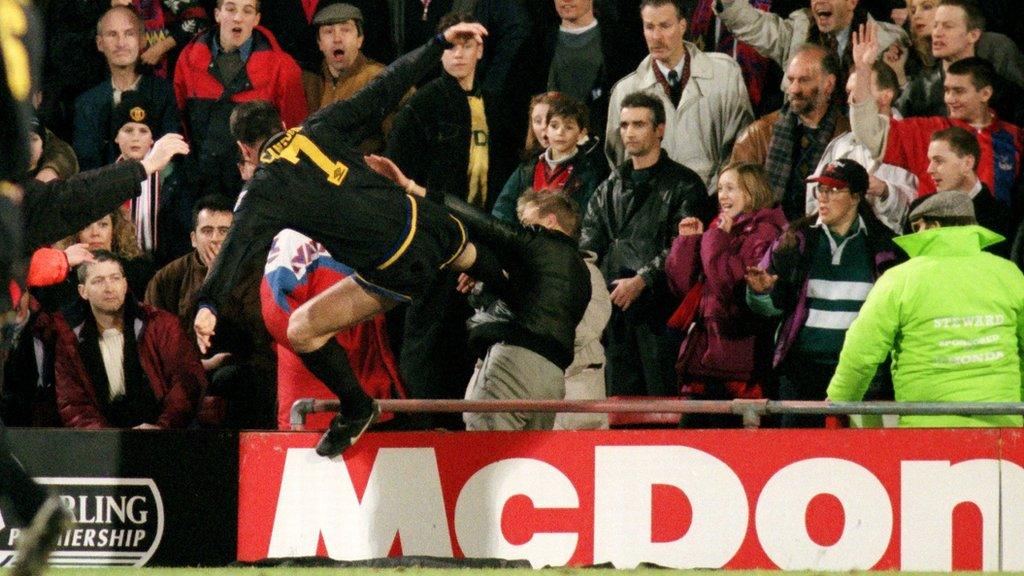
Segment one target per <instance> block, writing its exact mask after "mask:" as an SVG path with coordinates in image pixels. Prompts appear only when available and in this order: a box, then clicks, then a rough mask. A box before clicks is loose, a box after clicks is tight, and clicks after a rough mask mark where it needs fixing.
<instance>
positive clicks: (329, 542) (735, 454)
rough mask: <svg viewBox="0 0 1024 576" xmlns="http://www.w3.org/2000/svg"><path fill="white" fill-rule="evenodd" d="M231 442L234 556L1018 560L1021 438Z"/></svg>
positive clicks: (1005, 565) (700, 434)
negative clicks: (235, 461)
mask: <svg viewBox="0 0 1024 576" xmlns="http://www.w3.org/2000/svg"><path fill="white" fill-rule="evenodd" d="M316 440H317V435H316V434H311V433H269V434H257V433H254V434H243V435H242V438H241V452H240V479H239V523H238V525H239V535H238V536H239V537H238V556H239V560H247V561H252V560H258V559H262V558H267V557H298V556H313V555H321V556H330V557H332V558H336V559H343V560H357V559H367V558H377V557H383V556H396V555H402V554H404V555H427V556H442V557H487V558H507V559H527V560H529V561H530V562H531V563H532V564H533V565H534V566H535V567H540V566H545V565H552V566H557V565H586V564H592V563H602V562H611V563H613V564H614V565H615V566H616V567H620V568H630V567H634V566H636V565H637V564H638V563H640V562H653V563H655V564H660V565H663V566H670V567H677V568H720V567H724V568H733V569H750V568H764V569H775V568H784V569H819V570H851V569H886V570H893V569H902V570H919V571H926V570H927V571H944V570H981V569H984V570H1024V468H1022V465H1024V432H1022V431H1020V430H807V431H797V430H792V431H790V430H721V431H686V430H664V431H650V430H647V431H603V432H535V433H531V432H514V433H501V432H496V433H391V434H370V435H368V436H366V437H364V438H363V439H362V440H360V441H359V444H358V445H357V446H356V447H354V448H352V449H351V450H350V451H349V452H347V453H346V454H345V457H344V459H341V458H335V459H325V458H320V457H318V456H316V454H315V453H314V452H313V450H312V447H313V446H314V444H315V443H316Z"/></svg>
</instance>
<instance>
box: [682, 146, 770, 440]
mask: <svg viewBox="0 0 1024 576" xmlns="http://www.w3.org/2000/svg"><path fill="white" fill-rule="evenodd" d="M718 204H719V208H720V211H719V214H718V216H717V217H715V219H714V220H712V221H711V224H709V225H708V228H707V230H705V229H704V226H703V224H702V223H701V221H700V220H698V219H697V218H692V217H691V218H683V220H682V221H680V222H679V236H678V237H677V238H676V239H675V240H674V241H673V243H672V248H671V250H670V251H669V255H668V259H667V260H666V262H665V273H666V275H667V276H668V280H669V286H670V287H671V288H672V290H673V291H674V292H675V293H676V294H678V295H679V296H680V297H682V303H681V304H680V306H679V308H678V309H677V310H676V314H674V315H673V317H672V319H671V320H669V325H670V326H673V327H675V328H678V329H680V330H683V331H685V334H686V336H685V339H684V340H683V344H682V346H681V347H680V349H679V359H678V361H677V363H676V371H677V372H678V374H679V382H680V386H681V391H682V394H683V396H686V397H690V398H694V399H707V400H712V399H734V398H763V397H764V392H763V390H762V382H763V379H764V376H765V375H766V374H767V372H768V370H769V368H770V366H771V350H772V335H773V331H774V325H775V322H774V321H772V320H769V319H766V318H764V317H762V316H758V315H756V314H754V313H753V312H751V311H750V309H749V308H748V307H747V305H746V287H747V284H746V280H745V274H746V270H747V267H749V266H756V265H757V264H758V262H760V261H761V259H762V258H763V257H764V255H765V253H766V252H767V251H768V249H769V247H770V246H771V244H772V242H774V241H775V239H776V238H778V236H779V235H780V234H781V233H782V231H783V230H784V229H785V227H786V217H785V215H784V214H783V212H782V209H781V208H779V207H778V206H777V205H776V202H775V195H774V194H773V192H772V189H771V186H770V185H769V183H768V177H767V175H766V174H765V171H764V168H762V167H761V166H758V165H756V164H748V163H731V164H729V165H727V166H726V167H725V168H723V169H722V171H721V172H720V173H719V181H718ZM682 424H683V425H684V426H687V427H705V426H721V427H734V426H738V425H740V424H741V422H740V421H739V419H738V418H736V417H731V416H729V417H711V416H708V417H702V416H701V415H685V416H684V420H683V422H682Z"/></svg>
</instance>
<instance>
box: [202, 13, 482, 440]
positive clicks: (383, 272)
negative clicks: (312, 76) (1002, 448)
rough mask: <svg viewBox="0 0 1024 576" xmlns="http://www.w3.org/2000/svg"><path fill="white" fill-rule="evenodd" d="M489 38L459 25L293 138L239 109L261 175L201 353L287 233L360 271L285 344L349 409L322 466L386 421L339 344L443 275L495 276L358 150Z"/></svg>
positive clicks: (236, 121)
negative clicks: (226, 306)
mask: <svg viewBox="0 0 1024 576" xmlns="http://www.w3.org/2000/svg"><path fill="white" fill-rule="evenodd" d="M485 34H486V30H484V28H483V27H482V26H480V25H479V24H475V23H459V24H455V25H453V26H452V27H450V28H448V29H446V30H445V31H444V32H442V33H440V34H438V35H437V36H436V37H435V38H433V39H432V40H430V41H429V42H427V43H426V44H425V45H424V46H422V47H420V48H418V49H417V50H414V51H413V52H410V53H409V54H406V55H405V56H403V57H401V58H399V59H398V60H396V61H395V62H394V63H392V64H391V65H390V66H389V67H388V68H387V69H386V70H385V71H384V72H382V73H381V74H379V75H378V76H377V77H376V78H374V79H373V80H372V81H371V82H370V83H369V84H367V85H366V86H365V87H364V88H363V89H362V90H361V91H359V92H358V93H356V94H355V95H354V96H352V97H351V98H349V99H348V100H343V101H339V102H335V103H333V104H331V105H330V106H328V107H326V108H324V109H322V110H320V111H319V112H316V113H314V114H313V115H311V116H310V117H309V118H308V119H307V120H306V121H305V122H304V123H303V124H302V125H301V126H298V127H295V128H292V129H290V130H288V131H286V132H281V128H282V127H281V124H280V119H279V117H277V116H276V114H275V113H274V111H273V108H272V107H271V106H270V105H269V104H268V103H259V102H255V103H245V104H240V105H239V106H238V108H236V110H235V112H234V113H233V114H232V123H231V126H232V132H233V134H234V137H235V139H236V140H237V141H238V143H239V147H240V148H241V150H242V155H243V157H244V158H245V160H246V161H247V162H252V163H258V167H257V169H256V172H255V174H254V175H253V177H252V179H251V180H250V181H249V183H248V184H247V185H246V187H245V189H244V190H243V191H242V194H241V195H240V196H239V200H238V204H237V206H236V208H235V217H234V222H233V224H232V226H231V231H230V232H229V233H228V236H227V238H226V240H225V241H224V244H223V246H222V247H221V250H220V253H219V254H218V256H217V259H216V261H215V262H214V264H213V267H212V270H211V272H210V274H209V276H208V277H207V278H206V280H205V282H204V283H203V286H202V288H201V289H200V292H199V312H198V313H197V315H196V319H195V329H196V337H197V340H198V343H199V347H200V349H201V350H203V351H205V350H206V348H207V346H208V345H209V339H210V337H211V336H212V335H213V333H214V330H215V328H216V309H217V305H218V304H219V303H221V302H223V301H224V299H225V298H227V295H228V293H229V292H230V290H231V288H232V287H233V286H234V285H235V284H236V283H237V282H238V281H239V280H240V278H241V275H242V272H243V268H244V267H245V266H248V265H251V263H252V261H253V260H254V259H261V258H262V257H263V256H265V254H266V252H267V250H268V249H269V247H270V244H271V241H272V240H273V237H274V236H275V235H276V234H277V233H278V232H280V231H281V230H283V229H285V228H290V229H293V230H296V231H298V232H301V233H302V234H305V235H306V236H309V237H310V238H312V239H313V240H315V241H317V242H319V243H321V244H323V245H324V247H325V248H327V250H328V251H329V252H330V253H331V254H332V255H333V256H334V257H335V258H336V259H338V260H339V261H342V262H344V263H345V264H346V265H348V266H349V267H351V268H353V269H355V271H356V274H354V275H353V276H351V277H349V278H346V279H345V280H343V281H341V282H339V283H338V284H336V285H334V286H332V287H331V288H330V289H328V290H327V291H326V292H324V293H322V294H320V295H318V296H317V297H316V298H314V299H312V300H310V301H309V302H307V303H305V304H303V305H302V306H300V307H299V308H298V309H296V310H295V312H294V313H293V314H292V316H291V318H290V320H289V325H288V338H289V342H290V344H291V345H292V348H293V349H294V351H295V352H296V353H297V354H298V356H299V358H301V359H302V361H303V364H304V365H305V366H306V367H307V368H308V369H309V370H310V372H312V373H313V374H314V375H316V376H317V378H319V379H320V380H321V381H322V382H324V384H325V385H327V387H328V388H330V389H331V390H332V391H333V392H334V393H335V394H337V396H338V397H339V399H340V400H341V405H342V408H341V413H340V414H338V415H337V416H336V417H335V418H334V420H333V421H332V423H331V426H330V428H329V429H328V430H327V432H326V433H325V434H324V436H323V437H322V438H321V440H320V443H319V444H318V445H317V452H318V453H319V454H321V455H324V456H335V455H337V454H340V453H341V452H342V451H343V450H344V449H345V448H347V447H348V446H350V445H351V444H352V443H354V442H355V440H356V439H357V438H358V437H359V436H360V435H361V434H362V433H363V432H364V431H365V430H366V429H367V428H368V427H369V426H370V424H372V423H373V421H374V420H375V419H376V417H377V415H378V408H377V405H376V404H375V403H374V402H373V400H372V399H370V398H369V397H368V396H367V395H366V394H365V392H363V390H362V388H361V387H360V386H359V383H358V381H357V380H356V378H355V375H354V374H353V373H352V369H351V366H349V362H348V358H347V355H346V354H345V351H344V350H343V349H342V348H341V346H340V345H339V344H338V343H337V341H336V340H335V339H334V335H335V334H336V333H337V332H338V331H339V330H342V329H344V328H346V327H348V326H351V325H354V324H356V323H358V322H361V321H363V320H365V319H367V318H370V317H372V316H374V315H375V314H377V313H380V312H382V311H385V310H387V309H389V308H390V307H392V306H394V305H395V304H396V303H399V302H407V301H410V300H412V299H414V298H416V297H417V296H418V294H419V292H420V291H421V290H422V289H423V288H424V287H426V286H427V285H429V284H430V282H429V280H430V279H431V278H432V277H433V275H435V274H437V273H439V272H440V271H441V270H442V269H446V268H451V269H454V270H465V269H467V268H469V267H470V266H472V267H473V269H474V271H475V272H477V274H478V277H481V278H486V277H488V276H490V275H492V274H494V273H497V272H495V270H494V269H493V268H491V269H488V270H481V269H480V268H481V266H483V261H486V260H489V258H477V253H478V252H477V249H476V247H474V246H473V245H472V244H471V243H469V242H468V241H467V238H466V232H465V229H464V228H463V226H462V224H461V223H460V222H459V221H458V219H456V218H455V217H453V216H451V215H449V214H448V212H447V211H446V210H445V208H444V207H443V206H441V205H439V204H436V203H433V202H430V201H426V200H424V199H422V198H420V197H417V196H414V195H412V194H408V193H406V191H404V190H402V189H401V188H399V187H398V186H397V185H395V184H394V183H393V182H391V181H390V180H388V179H387V178H385V177H383V176H381V175H379V174H377V173H376V172H374V170H373V169H371V168H370V166H368V165H367V164H366V162H365V161H364V158H363V155H362V154H361V153H360V152H359V151H358V150H357V148H356V145H357V144H358V143H359V142H361V141H362V140H363V139H364V138H365V137H366V136H367V135H368V133H369V132H371V131H373V130H374V129H375V128H376V127H377V126H379V125H380V123H381V122H382V121H383V120H384V118H385V117H386V116H387V115H388V114H389V113H390V112H391V110H392V108H393V107H394V106H396V105H397V104H398V103H399V102H400V100H401V98H402V97H403V96H404V94H405V93H406V91H407V90H408V89H409V88H410V87H411V86H413V85H414V84H415V82H416V81H418V80H419V79H420V78H421V77H423V76H424V75H426V74H427V73H428V72H430V71H431V70H432V69H433V68H434V67H435V66H436V64H437V62H438V61H439V60H440V57H441V54H442V52H443V51H444V50H445V49H447V48H449V47H450V46H451V44H450V41H451V40H453V39H456V38H460V37H464V36H473V37H476V38H477V39H479V40H480V41H482V39H483V36H484V35H485Z"/></svg>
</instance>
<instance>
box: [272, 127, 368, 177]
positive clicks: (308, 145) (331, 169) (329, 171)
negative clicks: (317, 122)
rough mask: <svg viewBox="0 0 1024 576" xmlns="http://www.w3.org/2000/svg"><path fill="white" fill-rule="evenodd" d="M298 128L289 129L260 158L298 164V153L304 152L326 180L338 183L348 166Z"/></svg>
mask: <svg viewBox="0 0 1024 576" xmlns="http://www.w3.org/2000/svg"><path fill="white" fill-rule="evenodd" d="M299 130H300V129H299V128H292V129H291V130H289V131H288V134H287V135H286V136H285V137H284V139H282V140H281V141H280V142H278V143H277V144H274V145H273V146H272V147H271V148H270V149H269V150H267V151H266V152H264V153H263V157H262V158H261V159H260V160H261V161H263V162H265V163H270V162H273V161H275V160H277V159H282V160H287V161H288V162H291V163H292V164H298V163H299V154H304V155H305V156H306V158H309V160H310V161H311V162H312V163H313V164H316V165H317V167H318V168H320V169H321V170H323V171H324V174H326V175H327V181H328V182H330V183H331V184H334V185H335V186H338V185H340V184H341V183H342V181H343V180H345V176H347V175H348V166H345V165H344V164H342V163H341V162H337V161H335V160H331V159H330V158H328V157H327V155H326V154H324V153H323V150H320V147H319V146H317V145H316V144H315V143H313V141H312V140H310V139H309V138H307V137H306V136H305V135H304V134H302V133H301V132H300V131H299Z"/></svg>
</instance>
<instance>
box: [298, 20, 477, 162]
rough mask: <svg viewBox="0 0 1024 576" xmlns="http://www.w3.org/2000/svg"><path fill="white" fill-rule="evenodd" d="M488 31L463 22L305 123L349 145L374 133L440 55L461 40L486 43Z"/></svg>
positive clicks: (430, 68)
mask: <svg viewBox="0 0 1024 576" xmlns="http://www.w3.org/2000/svg"><path fill="white" fill-rule="evenodd" d="M486 35H487V29H486V28H484V27H483V26H482V25H480V24H478V23H475V22H460V23H458V24H455V25H453V26H450V27H449V28H447V29H445V31H444V32H443V33H441V34H439V35H438V36H436V37H434V38H432V39H430V40H428V41H427V43H426V44H424V45H423V46H420V47H419V48H417V49H415V50H413V51H412V52H409V53H408V54H405V55H404V56H402V57H401V58H399V59H397V60H395V61H394V62H392V63H391V64H390V65H389V66H388V67H387V69H385V70H384V71H383V72H381V73H380V74H378V75H377V76H376V77H375V78H374V79H373V80H371V81H370V83H369V84H367V85H366V86H364V87H363V88H362V89H361V90H360V91H359V92H356V93H355V94H354V95H353V96H352V97H350V98H347V99H345V100H341V101H338V102H335V103H333V104H331V105H329V106H327V107H326V108H324V109H322V110H320V111H319V112H316V113H315V114H312V115H311V116H310V117H309V118H308V119H307V120H306V122H305V123H306V124H307V125H309V126H313V125H315V124H325V125H326V126H328V127H329V128H331V129H333V130H336V131H337V132H338V137H339V138H342V139H343V140H344V141H345V142H346V143H347V144H349V145H352V146H354V145H356V144H357V143H359V142H362V141H363V140H364V139H365V138H366V137H367V136H369V135H370V134H371V133H373V132H375V131H376V130H377V129H378V128H379V127H380V125H381V123H382V122H384V119H385V118H386V117H387V115H388V114H390V113H391V112H392V111H393V110H394V108H395V107H396V106H398V103H399V102H401V101H402V98H403V97H404V96H405V94H406V93H407V92H408V91H409V88H412V87H413V86H414V85H415V84H416V82H418V81H419V80H420V79H422V78H423V77H425V76H426V75H427V74H429V73H430V72H431V71H432V70H433V69H434V66H435V65H436V64H437V62H438V60H440V59H441V53H442V52H444V50H445V49H447V48H449V47H450V46H451V42H452V41H453V40H456V39H458V38H460V37H468V38H475V39H477V40H478V41H480V42H483V38H484V36H486Z"/></svg>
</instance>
